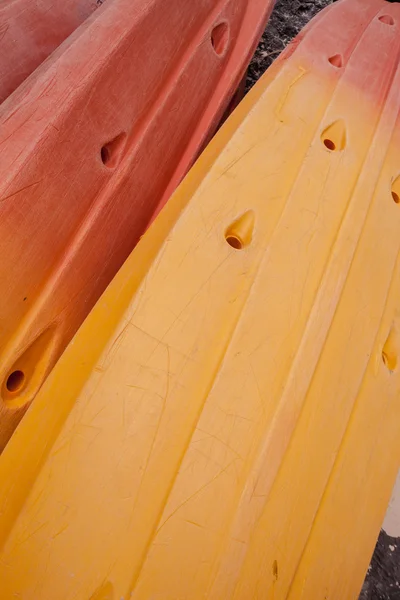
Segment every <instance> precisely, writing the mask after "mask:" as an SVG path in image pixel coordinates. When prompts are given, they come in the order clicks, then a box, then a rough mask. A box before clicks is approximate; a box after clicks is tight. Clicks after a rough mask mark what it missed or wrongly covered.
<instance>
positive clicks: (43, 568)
mask: <svg viewBox="0 0 400 600" xmlns="http://www.w3.org/2000/svg"><path fill="white" fill-rule="evenodd" d="M399 32H400V6H399V5H396V4H393V5H389V4H387V3H383V2H381V1H378V0H376V1H375V0H374V1H372V0H371V1H369V2H366V1H365V0H342V2H340V3H338V4H333V5H332V6H331V7H330V8H329V9H328V10H326V11H324V12H323V13H321V14H320V15H319V16H318V18H317V19H315V20H314V21H313V23H312V24H311V25H310V26H309V27H308V28H307V30H306V32H305V33H304V35H303V36H302V37H300V39H298V40H297V41H296V43H295V44H294V45H293V46H292V47H291V48H290V49H288V51H287V53H286V54H285V55H284V56H283V57H282V59H281V60H280V61H279V62H278V63H276V64H275V66H274V67H273V68H272V69H270V70H269V72H268V73H267V74H266V76H264V78H263V79H262V80H261V81H260V82H259V83H258V84H257V85H256V87H255V88H254V89H253V90H252V92H251V93H250V94H249V95H248V96H247V97H246V98H245V99H244V101H243V102H242V103H241V105H240V106H239V107H238V109H237V110H236V111H235V113H234V114H233V115H232V117H231V118H230V119H229V120H228V121H227V123H226V124H225V126H224V127H223V128H222V130H221V131H220V132H219V133H218V135H217V136H216V137H215V139H214V140H213V141H212V143H211V144H210V146H209V147H208V149H207V150H206V152H205V153H204V154H203V155H202V157H201V158H200V160H199V161H198V162H197V163H196V165H195V166H194V168H193V169H192V170H191V172H190V174H189V176H188V177H187V178H186V179H185V181H184V182H183V184H182V185H181V186H180V187H179V189H178V190H177V192H176V193H175V194H174V196H173V197H172V199H171V200H170V202H169V203H168V204H167V206H166V207H165V208H164V209H163V211H162V212H161V213H160V215H159V216H158V218H157V219H156V221H155V222H154V223H153V225H152V226H151V227H150V229H149V230H148V232H147V233H146V234H145V236H144V237H143V238H142V240H141V241H140V243H139V244H138V245H137V247H136V248H135V250H134V251H133V253H132V254H131V255H130V257H129V259H128V260H127V261H126V263H125V264H124V266H123V267H122V269H121V270H120V272H119V273H118V274H117V276H116V277H115V279H114V280H113V282H112V283H111V285H110V286H109V287H108V288H107V290H106V292H105V293H104V295H103V296H102V297H101V299H100V300H99V302H98V303H97V304H96V306H95V308H94V309H93V311H92V312H91V314H90V315H89V317H88V318H87V319H86V320H85V322H84V324H83V325H82V327H81V328H80V330H79V331H78V333H77V335H76V336H75V337H74V339H73V341H72V342H71V344H70V345H69V346H68V348H67V350H66V352H65V353H64V355H63V356H62V357H61V359H60V361H59V362H58V364H57V365H56V367H55V369H54V370H53V372H52V373H51V375H50V376H49V378H48V379H47V381H46V383H45V385H44V386H43V388H42V390H41V391H40V393H39V394H38V396H37V397H36V399H35V402H34V403H33V405H32V406H31V409H30V411H29V412H28V414H27V415H26V417H25V418H24V419H23V421H22V422H21V423H20V425H19V427H18V429H17V430H16V432H15V434H14V436H13V437H12V439H11V440H10V442H9V444H8V445H7V447H6V448H5V450H4V452H3V454H2V455H1V456H0V546H1V553H0V580H1V582H2V599H3V598H4V600H8V599H10V600H11V599H12V598H14V597H22V598H24V600H30V599H32V600H33V599H37V598H46V599H47V598H51V599H52V600H72V599H74V600H86V599H87V598H91V599H92V600H106V599H107V600H117V599H118V600H119V599H121V598H123V599H124V600H127V599H128V598H129V599H130V600H132V599H133V600H149V599H150V598H162V599H163V600H176V599H177V598H190V599H191V600H192V599H193V600H194V599H199V600H200V599H203V598H207V599H215V600H221V599H224V600H228V599H234V600H249V599H250V598H259V599H270V598H271V599H272V598H273V599H274V600H277V599H278V598H279V599H281V598H290V599H293V600H298V599H304V600H311V599H318V600H320V599H322V598H329V599H331V600H336V599H337V600H343V599H344V598H346V599H352V598H354V599H356V598H357V597H358V593H359V590H360V587H361V584H362V581H363V578H364V575H365V572H366V569H367V566H368V562H369V558H370V556H371V554H372V551H373V547H374V544H375V540H376V536H377V534H378V532H379V527H380V524H381V522H382V519H383V515H384V512H385V509H386V506H387V503H388V500H389V498H390V494H391V489H392V485H393V482H394V480H395V477H396V472H397V469H398V467H399V458H398V457H399V456H400V419H399V412H400V373H399V352H400V341H399V340H400V338H399V335H400V334H399V331H400V322H399V303H400V262H399V246H400V235H399V231H400V212H399V210H400V207H399V197H400V189H399V159H398V148H399V144H400V121H399V108H400V106H399V105H400V97H399V94H398V89H399V84H400V68H399V61H398V56H399V52H400V35H399ZM21 565H22V566H23V568H21Z"/></svg>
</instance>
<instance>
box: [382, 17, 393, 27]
mask: <svg viewBox="0 0 400 600" xmlns="http://www.w3.org/2000/svg"><path fill="white" fill-rule="evenodd" d="M379 20H380V22H381V23H385V25H394V19H393V17H391V16H390V15H382V16H380V17H379Z"/></svg>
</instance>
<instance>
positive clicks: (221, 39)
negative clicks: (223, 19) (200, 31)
mask: <svg viewBox="0 0 400 600" xmlns="http://www.w3.org/2000/svg"><path fill="white" fill-rule="evenodd" d="M228 40H229V28H228V23H220V24H219V25H216V26H215V27H214V29H213V30H212V32H211V44H212V47H213V48H214V52H215V54H217V55H218V56H222V55H223V54H224V52H225V50H226V49H227V47H228Z"/></svg>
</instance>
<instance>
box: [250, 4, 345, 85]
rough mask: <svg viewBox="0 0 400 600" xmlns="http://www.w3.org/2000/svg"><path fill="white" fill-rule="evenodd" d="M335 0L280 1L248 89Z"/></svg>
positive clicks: (261, 46)
mask: <svg viewBox="0 0 400 600" xmlns="http://www.w3.org/2000/svg"><path fill="white" fill-rule="evenodd" d="M334 1H335V0H277V2H276V5H275V9H274V11H273V13H272V15H271V18H270V20H269V23H268V25H267V28H266V30H265V33H264V35H263V37H262V39H261V42H260V44H259V46H258V48H257V51H256V53H255V55H254V58H253V60H252V62H251V65H250V67H249V70H248V77H247V86H246V87H247V90H249V89H250V88H251V87H252V85H254V84H255V82H256V81H257V79H259V78H260V77H261V75H262V74H263V73H264V71H265V70H266V69H267V68H268V67H269V66H270V65H271V64H272V63H273V61H274V60H275V58H276V57H277V56H278V55H279V54H280V53H281V52H282V50H284V49H285V48H286V46H287V45H288V43H289V42H290V41H291V40H292V39H293V38H294V37H295V36H296V35H297V33H298V32H299V31H300V30H301V29H303V27H304V26H305V25H306V24H307V23H308V21H309V20H310V19H312V17H313V16H314V15H316V14H317V12H319V11H320V10H321V9H322V8H325V6H328V4H332V2H334Z"/></svg>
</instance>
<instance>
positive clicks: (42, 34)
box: [0, 0, 102, 103]
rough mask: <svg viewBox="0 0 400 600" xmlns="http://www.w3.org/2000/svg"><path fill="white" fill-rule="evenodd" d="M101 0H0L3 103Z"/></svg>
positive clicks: (0, 55)
mask: <svg viewBox="0 0 400 600" xmlns="http://www.w3.org/2000/svg"><path fill="white" fill-rule="evenodd" d="M101 4H102V0H68V1H63V0H56V1H54V0H40V2H37V1H35V2H33V1H32V0H11V1H10V0H0V103H1V102H3V101H4V100H5V99H6V98H7V96H9V95H10V94H11V93H12V92H13V91H14V90H16V89H17V87H18V86H19V85H20V84H21V83H22V82H23V81H24V80H25V79H26V78H27V77H28V76H29V75H30V74H31V73H33V71H34V70H35V69H36V68H37V67H38V66H39V65H40V64H41V63H42V62H43V61H44V60H45V59H46V58H47V57H48V56H50V54H51V53H52V52H53V51H54V50H55V49H56V48H57V47H58V46H59V45H60V44H61V43H62V42H63V41H64V40H65V39H66V38H67V37H68V36H69V35H71V33H73V32H74V31H75V29H76V28H77V27H79V25H81V24H82V23H83V22H84V21H85V20H86V19H87V18H88V17H89V16H90V15H91V14H92V13H93V12H94V11H95V10H96V9H97V8H99V7H100V6H101Z"/></svg>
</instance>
